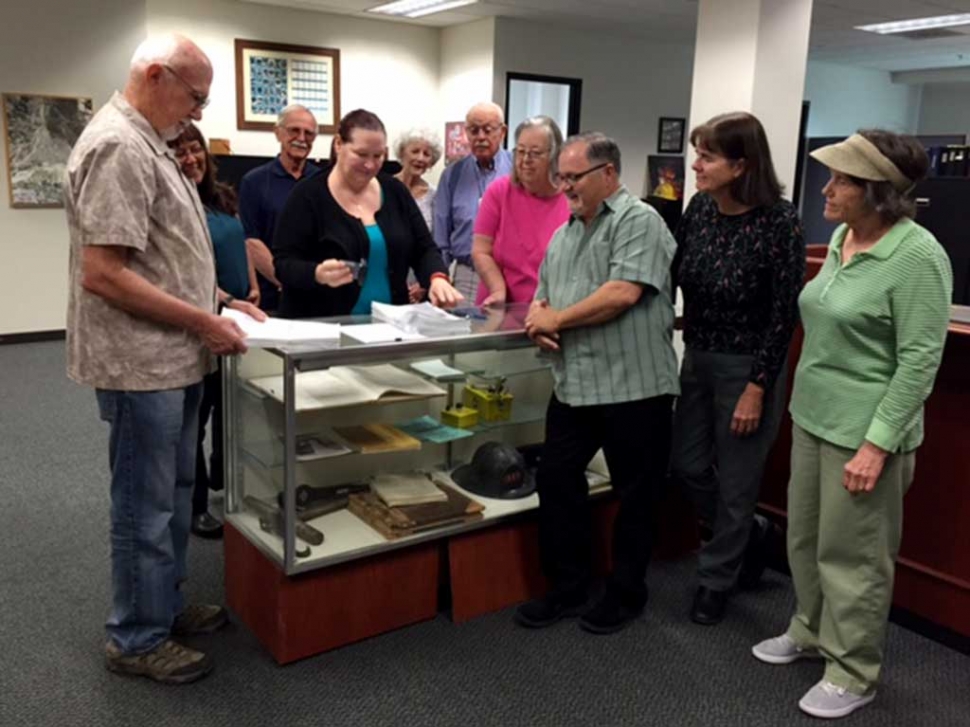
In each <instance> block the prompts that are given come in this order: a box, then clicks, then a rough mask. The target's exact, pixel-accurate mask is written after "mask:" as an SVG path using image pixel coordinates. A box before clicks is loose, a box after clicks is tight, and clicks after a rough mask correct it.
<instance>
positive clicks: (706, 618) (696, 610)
mask: <svg viewBox="0 0 970 727" xmlns="http://www.w3.org/2000/svg"><path fill="white" fill-rule="evenodd" d="M729 595H730V593H729V591H715V590H712V589H710V588H705V587H704V586H701V587H700V588H698V589H697V593H695V594H694V604H693V605H692V606H691V607H690V620H691V621H693V622H694V623H696V624H702V625H704V626H713V625H714V624H719V623H721V621H722V620H723V619H724V612H725V611H726V610H727V603H728V597H729Z"/></svg>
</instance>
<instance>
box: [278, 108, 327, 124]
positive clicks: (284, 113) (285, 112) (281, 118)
mask: <svg viewBox="0 0 970 727" xmlns="http://www.w3.org/2000/svg"><path fill="white" fill-rule="evenodd" d="M298 111H303V112H306V113H308V114H310V118H311V119H313V125H314V126H316V125H317V117H316V116H314V115H313V112H312V111H310V109H308V108H307V107H306V106H304V105H303V104H298V103H291V104H290V105H289V106H284V107H283V108H282V109H281V110H280V112H279V114H277V116H276V128H277V129H282V128H283V127H284V126H286V119H287V118H288V117H289V115H290V114H295V113H296V112H298Z"/></svg>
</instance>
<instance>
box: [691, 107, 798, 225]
mask: <svg viewBox="0 0 970 727" xmlns="http://www.w3.org/2000/svg"><path fill="white" fill-rule="evenodd" d="M690 143H691V144H692V145H693V146H694V147H697V148H700V147H703V148H704V149H707V150H709V151H712V152H714V153H715V154H720V155H721V156H723V157H725V158H727V159H730V160H731V161H742V160H743V161H744V174H742V175H741V176H740V177H738V178H737V179H735V180H734V181H733V182H731V188H730V189H731V196H732V197H733V198H734V199H735V201H737V202H740V203H741V204H745V205H752V206H755V207H761V206H768V205H772V204H774V203H775V202H777V201H778V200H779V199H780V198H781V193H782V190H783V189H784V187H782V185H781V183H780V182H779V181H778V175H776V174H775V166H774V164H773V163H772V161H771V149H769V148H768V137H767V135H766V134H765V129H764V127H763V126H762V125H761V122H760V121H758V119H757V117H755V116H753V115H751V114H749V113H746V112H744V111H734V112H731V113H728V114H720V115H718V116H715V117H714V118H713V119H710V120H709V121H708V122H707V123H705V124H701V125H700V126H698V127H696V128H694V129H692V130H691V132H690Z"/></svg>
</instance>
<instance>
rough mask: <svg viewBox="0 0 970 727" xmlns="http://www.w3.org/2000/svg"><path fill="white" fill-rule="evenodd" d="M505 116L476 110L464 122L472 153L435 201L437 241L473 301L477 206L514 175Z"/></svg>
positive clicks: (488, 107)
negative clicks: (505, 144)
mask: <svg viewBox="0 0 970 727" xmlns="http://www.w3.org/2000/svg"><path fill="white" fill-rule="evenodd" d="M505 131H506V126H505V113H504V112H503V111H502V107H501V106H499V105H498V104H494V103H488V102H486V103H479V104H475V105H474V106H472V108H471V109H470V110H469V111H468V114H467V115H466V116H465V134H467V136H468V142H469V143H470V144H471V150H472V153H471V154H469V155H468V156H467V157H465V158H464V159H462V160H461V161H458V162H455V163H454V164H452V165H451V166H450V167H448V168H447V169H446V170H445V172H444V174H442V175H441V180H440V182H439V183H438V192H437V194H436V195H435V199H434V225H433V228H434V229H433V232H434V240H435V243H437V245H438V247H439V248H440V250H441V255H442V257H443V258H444V260H445V263H447V264H448V265H452V264H454V266H453V268H452V271H453V272H452V279H453V283H454V286H455V288H457V289H458V290H459V291H460V292H461V294H462V295H464V296H465V298H467V299H468V300H474V299H475V293H476V292H477V291H478V275H477V274H476V273H475V267H474V265H473V263H472V233H473V231H474V227H475V217H476V215H478V205H479V203H480V202H481V201H482V197H483V196H484V195H485V190H486V189H487V188H488V185H489V184H491V183H492V182H494V181H495V180H496V179H498V178H500V177H505V176H508V175H509V174H510V173H511V171H512V155H511V154H510V153H509V152H508V151H507V150H505V149H502V148H501V147H502V140H503V139H504V138H505Z"/></svg>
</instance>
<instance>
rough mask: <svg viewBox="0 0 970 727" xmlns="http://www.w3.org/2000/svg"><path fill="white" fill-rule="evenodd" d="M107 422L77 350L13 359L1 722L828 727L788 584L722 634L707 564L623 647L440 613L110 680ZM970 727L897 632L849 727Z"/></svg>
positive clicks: (935, 652) (204, 565)
mask: <svg viewBox="0 0 970 727" xmlns="http://www.w3.org/2000/svg"><path fill="white" fill-rule="evenodd" d="M106 448H107V429H106V426H105V425H104V424H102V423H101V422H100V421H99V420H98V418H97V411H96V406H95V400H94V395H93V393H92V392H91V391H90V390H87V389H84V388H81V387H79V386H76V385H74V384H72V383H70V382H68V381H67V380H66V378H65V376H64V356H63V344H61V343H43V344H25V345H15V346H0V503H2V513H3V516H4V517H3V521H2V527H0V725H3V726H4V727H14V726H17V727H19V726H20V725H31V726H32V725H158V726H159V727H162V726H168V725H199V726H202V725H212V726H220V725H233V726H239V727H243V726H246V725H253V726H259V727H264V726H267V725H273V726H274V727H282V726H283V725H285V726H287V727H289V726H290V725H354V726H361V725H395V726H396V727H404V726H407V725H462V726H468V727H471V726H472V725H673V726H677V725H684V726H685V727H686V726H688V725H698V726H700V725H745V726H750V727H757V726H761V725H764V726H769V725H770V726H771V727H777V726H779V725H801V724H806V725H808V724H816V723H817V722H816V721H815V720H812V719H811V718H808V717H805V716H803V715H802V714H801V713H800V712H799V710H798V708H797V706H796V702H797V700H798V699H799V697H800V696H801V695H802V693H803V692H804V691H805V690H807V689H808V688H809V687H810V686H811V685H812V684H813V683H814V682H815V681H816V680H817V679H818V678H819V677H820V673H821V670H820V666H819V664H818V663H808V662H802V663H796V664H793V665H791V666H787V667H772V666H768V665H764V664H761V663H760V662H758V661H756V660H755V659H754V658H753V657H752V656H751V655H750V651H749V649H750V647H751V645H752V644H753V643H755V642H756V641H758V640H760V639H761V638H764V637H767V636H772V635H775V634H777V633H779V632H780V631H781V630H783V629H784V627H785V625H786V623H787V619H788V615H789V614H790V612H791V609H792V605H793V598H792V593H791V587H790V583H789V581H788V580H787V578H785V577H784V576H782V575H779V574H777V573H769V574H768V576H767V577H766V579H765V582H764V585H763V587H762V588H761V589H760V590H758V591H756V592H750V593H744V594H741V595H739V596H738V597H737V598H736V599H735V600H734V601H733V602H732V604H731V606H732V607H731V612H730V615H729V617H728V619H727V620H726V621H725V622H724V623H723V624H722V625H720V626H719V627H717V628H703V627H699V626H694V625H692V624H690V623H689V622H688V621H687V620H686V611H687V609H688V607H689V603H690V596H691V592H692V588H693V582H692V568H693V562H692V559H690V558H687V559H684V560H680V561H676V562H670V561H667V562H657V563H655V564H654V565H653V566H651V572H650V587H651V600H650V604H649V606H648V608H647V612H646V614H645V615H644V616H643V618H642V619H640V620H639V621H638V622H637V623H636V624H635V625H634V626H633V627H631V628H629V629H628V630H626V631H624V632H622V633H620V634H616V635H613V636H607V637H596V636H591V635H589V634H586V633H584V632H582V631H580V630H579V629H578V627H577V625H576V624H575V623H574V622H564V623H561V624H558V625H557V626H555V627H553V628H550V629H546V630H542V631H534V632H533V631H526V630H522V629H519V628H516V627H515V626H514V625H513V623H512V619H511V611H509V610H507V611H503V612H501V613H496V614H492V615H489V616H485V617H482V618H479V619H476V620H474V621H471V622H469V623H466V624H462V625H456V624H453V623H452V622H451V621H450V620H448V618H447V617H446V616H444V615H442V616H439V617H438V618H437V619H435V620H433V621H430V622H427V623H423V624H419V625H416V626H413V627H410V628H406V629H401V630H399V631H396V632H394V633H390V634H386V635H383V636H379V637H376V638H373V639H370V640H368V641H365V642H362V643H359V644H355V645H352V646H348V647H345V648H343V649H339V650H336V651H333V652H330V653H327V654H323V655H320V656H317V657H314V658H311V659H306V660H304V661H301V662H298V663H295V664H291V665H289V666H286V667H279V666H277V665H276V664H275V662H274V661H273V660H272V658H271V657H270V656H269V654H268V652H266V651H265V650H264V649H263V648H262V647H261V646H260V644H259V643H258V642H257V641H256V639H255V637H254V636H253V635H252V634H251V633H250V632H249V631H248V630H247V629H246V627H245V626H243V625H240V624H238V623H234V624H233V625H231V626H230V627H229V628H227V629H226V630H224V631H221V632H219V633H217V634H213V635H211V636H207V637H204V638H200V639H197V640H195V642H194V644H195V645H196V646H197V647H198V648H202V649H205V650H208V651H211V653H212V654H213V655H214V657H215V659H216V670H215V671H214V673H213V674H212V675H211V676H209V677H208V678H206V679H204V680H203V681H201V682H198V683H196V684H194V685H189V686H184V687H165V686H161V685H157V684H154V683H151V682H149V681H148V680H145V679H132V678H126V677H120V676H117V675H113V674H109V673H108V672H107V671H106V670H105V669H104V667H103V664H102V645H103V642H104V634H103V630H102V623H103V621H104V617H105V615H106V613H107V608H108V587H109V577H108V576H109V573H108V536H107V533H108V515H107V513H108V494H107V493H108V489H107V464H106V460H107V454H106ZM190 567H191V580H190V582H189V584H188V592H189V595H190V598H194V599H196V600H200V601H209V602H217V601H221V600H222V596H223V589H222V574H223V566H222V546H221V544H220V543H213V542H204V541H200V540H198V539H195V538H193V541H192V543H191V563H190ZM843 722H844V723H845V724H847V725H857V726H859V727H861V726H862V725H872V726H878V727H890V726H899V727H923V726H927V727H951V726H952V727H957V726H962V727H966V726H967V725H970V657H967V656H964V655H962V654H960V653H958V652H956V651H953V650H950V649H948V648H946V647H944V646H941V645H939V644H937V643H935V642H932V641H929V640H927V639H925V638H923V637H921V636H919V635H917V634H915V633H912V632H909V631H906V630H904V629H901V628H899V627H897V626H894V625H892V626H890V629H889V640H888V645H887V653H886V666H885V669H884V680H883V683H882V685H881V687H880V690H879V695H878V697H877V699H876V701H875V702H874V703H873V704H872V705H870V706H869V707H867V708H865V709H863V710H861V711H860V712H857V713H856V714H855V715H853V716H852V717H849V718H848V719H846V720H844V721H843Z"/></svg>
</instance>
